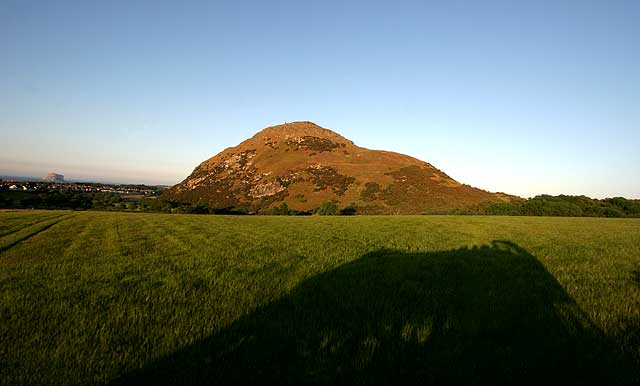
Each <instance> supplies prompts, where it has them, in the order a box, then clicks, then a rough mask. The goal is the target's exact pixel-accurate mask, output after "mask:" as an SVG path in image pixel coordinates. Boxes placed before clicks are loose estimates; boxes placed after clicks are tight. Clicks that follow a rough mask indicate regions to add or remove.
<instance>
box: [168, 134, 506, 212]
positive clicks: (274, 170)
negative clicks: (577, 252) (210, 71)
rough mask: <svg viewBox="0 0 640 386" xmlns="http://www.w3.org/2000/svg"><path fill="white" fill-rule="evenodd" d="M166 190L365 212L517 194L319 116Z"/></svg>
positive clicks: (234, 150) (248, 145) (243, 204)
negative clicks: (326, 123) (356, 138)
mask: <svg viewBox="0 0 640 386" xmlns="http://www.w3.org/2000/svg"><path fill="white" fill-rule="evenodd" d="M165 198H167V199H169V200H174V201H178V202H185V203H194V204H195V203H206V204H208V205H209V206H211V207H214V208H238V209H239V208H242V209H246V210H248V211H250V212H265V211H267V210H269V209H270V208H272V207H275V206H278V205H280V203H282V202H286V203H287V205H288V206H289V207H290V208H291V209H296V210H300V211H311V210H313V209H314V208H317V207H318V206H320V204H321V203H323V202H325V201H329V200H333V201H335V202H337V203H338V206H340V207H345V206H348V205H350V204H355V205H356V206H357V207H358V212H359V213H379V214H420V213H425V212H437V211H447V210H452V209H461V208H465V207H469V206H472V205H477V204H479V203H481V202H485V201H509V200H511V199H513V198H514V197H513V196H509V195H506V194H502V193H490V192H486V191H484V190H480V189H476V188H473V187H471V186H468V185H463V184H460V183H459V182H457V181H455V180H454V179H452V178H451V177H449V176H447V175H446V174H445V173H443V172H442V171H440V170H438V169H436V168H435V167H433V166H432V165H430V164H429V163H427V162H424V161H420V160H418V159H415V158H413V157H409V156H406V155H404V154H398V153H393V152H389V151H380V150H369V149H365V148H362V147H358V146H356V145H355V144H354V143H353V142H351V141H350V140H348V139H346V138H344V137H342V136H341V135H339V134H337V133H335V132H333V131H331V130H328V129H324V128H322V127H320V126H318V125H316V124H314V123H311V122H293V123H288V124H284V125H278V126H272V127H267V128H266V129H264V130H262V131H260V132H259V133H257V134H256V135H254V136H253V137H251V138H249V139H247V140H245V141H244V142H242V143H241V144H239V145H238V146H235V147H231V148H228V149H225V150H224V151H222V152H221V153H219V154H217V155H216V156H214V157H212V158H210V159H208V160H206V161H204V162H203V163H201V164H200V165H199V166H198V167H197V168H196V169H195V170H194V171H193V173H191V175H190V176H189V177H187V179H185V180H184V181H182V182H181V183H179V184H178V185H175V186H174V187H172V188H171V189H170V190H169V191H168V192H167V193H166V194H165Z"/></svg>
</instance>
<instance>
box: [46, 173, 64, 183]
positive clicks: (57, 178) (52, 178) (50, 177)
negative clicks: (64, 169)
mask: <svg viewBox="0 0 640 386" xmlns="http://www.w3.org/2000/svg"><path fill="white" fill-rule="evenodd" d="M43 180H44V181H47V182H55V183H58V184H61V183H63V182H64V176H63V175H62V174H58V173H49V174H47V175H46V176H45V177H44V178H43Z"/></svg>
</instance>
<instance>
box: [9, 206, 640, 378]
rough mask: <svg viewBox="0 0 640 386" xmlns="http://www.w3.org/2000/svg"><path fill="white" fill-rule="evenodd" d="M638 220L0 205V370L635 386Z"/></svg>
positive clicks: (638, 365) (638, 367)
mask: <svg viewBox="0 0 640 386" xmlns="http://www.w3.org/2000/svg"><path fill="white" fill-rule="evenodd" d="M639 374H640V220H633V219H602V218H542V217H475V216H460V217H458V216H422V217H418V216H415V217H413V216H411V217H359V216H357V217H275V216H272V217H260V216H258V217H255V216H251V217H249V216H246V217H227V216H197V215H164V214H132V213H106V212H105V213H101V212H64V211H24V212H0V383H1V384H3V385H21V384H25V385H34V384H58V385H86V384H114V385H125V384H131V385H140V384H149V385H157V384H193V385H195V384H203V383H204V384H207V383H209V384H221V385H224V384H269V383H279V384H392V383H395V384H397V383H400V382H404V383H408V384H416V383H422V384H428V383H434V384H479V385H482V384H514V383H515V384H541V383H542V384H549V383H552V384H560V383H562V384H638V383H639V382H640V375H639Z"/></svg>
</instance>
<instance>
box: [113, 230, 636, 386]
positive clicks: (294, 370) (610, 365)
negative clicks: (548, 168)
mask: <svg viewBox="0 0 640 386" xmlns="http://www.w3.org/2000/svg"><path fill="white" fill-rule="evenodd" d="M610 348H611V346H610V344H608V343H607V341H606V339H605V338H604V337H603V335H602V333H601V332H600V331H599V330H598V329H597V328H596V327H595V326H594V325H593V324H592V323H591V322H590V320H589V319H588V318H587V317H586V316H585V314H584V313H583V312H582V311H581V310H580V308H579V307H578V306H577V305H576V303H575V302H574V301H573V300H572V299H571V298H570V297H569V296H568V295H567V293H566V292H565V291H564V289H563V288H562V287H561V286H560V285H559V284H558V282H557V281H556V280H555V279H554V278H553V276H552V275H550V274H549V273H548V272H547V271H546V269H545V268H544V266H543V265H542V264H541V263H540V262H539V261H538V260H537V259H536V258H535V257H534V256H532V255H531V254H529V253H528V252H527V251H525V250H524V249H522V248H520V247H518V246H517V245H515V244H513V243H510V242H506V241H494V242H493V243H492V244H491V245H489V246H483V247H479V248H473V249H457V250H451V251H446V252H436V253H416V254H408V253H403V252H398V251H393V250H380V251H377V252H374V253H370V254H367V255H365V256H363V257H362V258H360V259H359V260H357V261H354V262H352V263H349V264H347V265H343V266H340V267H338V268H336V269H335V270H333V271H330V272H326V273H323V274H321V275H318V276H315V277H313V278H311V279H309V280H307V281H305V282H303V283H301V284H300V285H299V286H298V287H297V288H295V289H294V290H293V291H292V292H291V293H290V294H289V295H288V296H286V297H285V298H283V299H281V300H279V301H277V302H275V303H273V304H270V305H267V306H264V307H262V308H260V309H258V310H256V311H255V312H254V313H253V314H251V315H248V316H246V317H244V318H243V319H240V320H238V321H237V322H235V323H234V324H233V325H231V326H230V327H229V328H227V329H225V330H223V331H221V332H219V333H218V334H215V335H214V336H211V337H209V338H207V339H204V340H202V341H200V342H198V343H196V344H194V345H192V346H189V347H186V348H184V349H182V350H180V351H178V352H175V353H173V354H172V355H170V356H168V357H165V358H163V359H160V360H158V361H156V362H154V363H151V364H149V365H148V366H147V367H146V368H144V369H142V370H139V371H134V372H131V373H129V374H126V375H125V376H123V377H122V378H120V379H118V380H117V381H116V382H115V383H114V384H122V385H124V384H131V385H140V384H149V385H156V384H180V385H196V384H220V385H229V384H402V383H406V384H417V383H419V384H549V383H553V384H621V383H625V382H628V381H629V380H630V379H631V377H632V376H633V374H631V373H630V372H629V370H628V368H627V367H623V366H622V365H620V362H619V361H618V359H619V358H618V357H617V356H616V355H614V354H613V351H612V350H610ZM625 369H626V370H625Z"/></svg>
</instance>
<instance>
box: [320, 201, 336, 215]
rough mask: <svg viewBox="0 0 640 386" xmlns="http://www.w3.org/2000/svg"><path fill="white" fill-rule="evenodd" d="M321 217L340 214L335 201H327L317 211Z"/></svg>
mask: <svg viewBox="0 0 640 386" xmlns="http://www.w3.org/2000/svg"><path fill="white" fill-rule="evenodd" d="M316 213H317V214H319V215H320V216H335V215H337V214H338V205H336V203H335V202H333V201H325V202H323V203H322V204H320V207H318V209H316Z"/></svg>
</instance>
